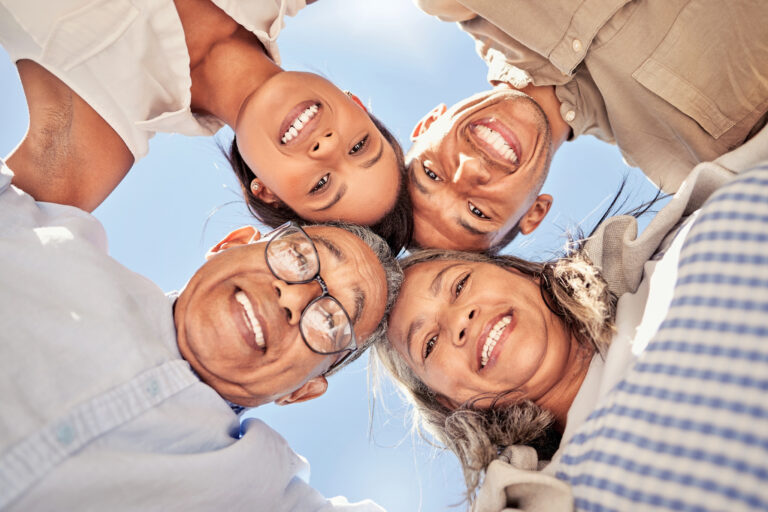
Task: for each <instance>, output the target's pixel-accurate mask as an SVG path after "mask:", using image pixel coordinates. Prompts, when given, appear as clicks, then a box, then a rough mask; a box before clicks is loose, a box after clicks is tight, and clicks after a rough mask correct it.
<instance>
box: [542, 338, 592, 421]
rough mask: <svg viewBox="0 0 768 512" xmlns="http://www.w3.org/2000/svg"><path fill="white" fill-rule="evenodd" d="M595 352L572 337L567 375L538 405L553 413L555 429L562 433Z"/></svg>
mask: <svg viewBox="0 0 768 512" xmlns="http://www.w3.org/2000/svg"><path fill="white" fill-rule="evenodd" d="M592 355H593V351H591V350H589V349H587V348H585V347H583V346H582V345H580V344H579V343H578V342H577V341H576V339H575V338H574V337H573V336H571V350H570V352H569V355H568V363H567V366H566V370H565V374H564V376H563V378H562V379H560V380H559V381H558V383H557V384H556V385H555V386H553V387H552V388H551V389H550V390H549V391H547V393H545V394H544V396H542V397H541V398H540V399H538V400H536V404H537V405H538V406H539V407H541V408H542V409H546V410H547V411H549V412H551V413H552V414H553V415H554V417H555V427H556V428H557V429H558V430H559V431H560V432H562V431H563V430H565V424H566V420H567V418H568V410H569V409H570V408H571V405H572V404H573V400H574V399H575V398H576V394H577V393H578V392H579V389H580V388H581V384H582V383H583V382H584V378H585V377H586V376H587V370H589V364H590V362H591V361H592Z"/></svg>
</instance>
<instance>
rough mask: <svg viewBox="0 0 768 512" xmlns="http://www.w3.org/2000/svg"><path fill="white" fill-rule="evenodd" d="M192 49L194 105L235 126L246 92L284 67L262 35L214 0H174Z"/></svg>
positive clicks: (194, 107)
mask: <svg viewBox="0 0 768 512" xmlns="http://www.w3.org/2000/svg"><path fill="white" fill-rule="evenodd" d="M174 3H175V5H176V11H177V12H178V14H179V19H180V20H181V25H182V27H183V28H184V40H185V42H186V44H187V52H188V53H189V68H190V76H191V78H192V88H191V93H192V102H191V103H192V104H191V106H192V111H193V112H195V113H200V114H210V115H213V116H216V117H218V118H219V119H221V120H222V121H224V122H225V123H227V124H228V125H230V126H232V127H233V128H234V125H235V123H236V121H237V114H238V112H240V108H241V107H242V105H243V102H244V101H245V99H246V98H248V96H250V95H251V94H253V92H254V91H256V90H257V89H258V88H259V87H261V86H262V85H263V84H264V82H266V81H267V80H269V79H270V78H271V77H273V76H274V75H276V74H278V73H280V72H282V69H281V68H280V66H278V65H277V64H275V63H274V62H273V61H272V60H271V59H270V58H269V57H268V56H267V54H266V52H265V51H264V47H263V46H262V45H261V42H260V41H259V40H258V38H257V37H256V36H255V35H254V34H253V33H251V32H249V31H248V30H246V29H245V28H243V27H242V26H240V25H238V23H237V22H236V21H235V20H233V19H232V18H230V17H229V15H228V14H227V13H226V12H224V11H222V10H221V9H220V8H219V7H217V6H216V5H215V4H213V3H212V2H211V1H210V0H174Z"/></svg>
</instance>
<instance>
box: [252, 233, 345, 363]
mask: <svg viewBox="0 0 768 512" xmlns="http://www.w3.org/2000/svg"><path fill="white" fill-rule="evenodd" d="M291 228H293V229H296V230H298V231H299V232H300V233H301V234H302V235H303V236H304V238H306V239H307V241H308V242H309V245H310V247H312V251H314V253H315V259H316V260H317V273H315V275H314V276H312V277H311V278H308V279H303V280H301V281H295V280H289V279H284V278H283V277H281V276H279V275H278V274H277V272H275V269H273V268H272V265H271V264H270V263H269V246H270V245H271V244H272V242H274V241H275V240H279V239H280V237H281V236H282V235H283V233H284V232H286V231H288V230H289V229H291ZM267 236H268V237H269V240H268V241H267V245H266V247H265V248H264V261H266V262H267V268H269V271H270V272H271V273H272V275H273V276H275V277H276V278H278V279H280V280H281V281H283V282H284V283H285V284H288V285H292V284H308V283H311V282H312V281H317V283H318V284H319V285H320V289H321V290H322V293H321V294H320V295H318V296H317V297H315V298H314V299H312V301H311V302H310V303H309V304H307V305H306V306H305V307H304V310H303V311H302V312H301V316H300V317H299V333H300V334H301V339H302V341H304V344H305V345H306V346H307V348H308V349H309V350H311V351H312V352H314V353H315V354H320V355H333V354H340V353H342V352H344V351H345V350H346V351H349V352H348V353H347V354H346V355H345V356H344V357H342V358H341V359H339V360H338V361H336V362H335V363H333V364H332V365H331V366H330V367H329V368H328V369H327V370H326V371H325V372H324V373H323V375H325V374H326V373H329V372H330V371H331V370H333V369H334V368H336V367H338V366H340V365H341V364H342V363H343V362H344V361H346V360H347V358H349V356H351V355H352V354H354V353H355V352H356V351H357V349H358V348H359V347H358V345H357V336H355V329H354V325H353V324H352V319H350V317H349V313H347V310H346V309H345V308H344V306H343V305H342V304H341V302H340V301H339V299H337V298H336V297H334V296H333V295H331V294H330V293H329V292H328V285H327V284H325V280H324V279H323V278H322V277H321V276H320V255H319V254H318V252H317V247H315V242H314V241H313V240H312V238H310V236H309V235H308V234H307V232H306V231H304V229H303V228H302V227H301V226H299V225H298V224H297V223H295V222H293V221H289V222H286V223H285V224H283V225H281V226H279V227H277V228H275V230H274V231H272V232H270V233H269V234H268V235H267ZM326 297H327V298H328V299H330V300H332V301H333V302H335V303H336V304H337V305H338V306H339V308H340V309H341V312H342V313H344V316H345V317H346V319H347V322H348V323H349V328H350V332H351V339H350V342H349V345H348V346H346V347H344V348H342V349H339V350H334V351H331V352H324V351H322V350H318V349H316V348H315V347H313V346H312V344H311V343H310V342H309V340H307V336H306V335H305V334H304V329H303V327H302V324H303V320H304V314H305V313H306V312H307V310H309V308H310V307H312V305H313V304H314V303H316V302H318V301H320V300H322V299H324V298H326Z"/></svg>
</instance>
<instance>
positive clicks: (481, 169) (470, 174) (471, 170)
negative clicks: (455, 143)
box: [452, 153, 491, 187]
mask: <svg viewBox="0 0 768 512" xmlns="http://www.w3.org/2000/svg"><path fill="white" fill-rule="evenodd" d="M490 179H491V175H490V173H489V172H488V170H487V169H486V168H485V165H484V164H483V162H482V161H481V160H479V159H477V158H475V157H471V156H467V155H465V154H464V153H459V165H457V166H456V172H454V173H453V180H452V181H453V183H454V184H456V185H459V186H464V187H476V186H478V185H486V184H487V183H488V182H489V181H490Z"/></svg>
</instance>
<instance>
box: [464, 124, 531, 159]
mask: <svg viewBox="0 0 768 512" xmlns="http://www.w3.org/2000/svg"><path fill="white" fill-rule="evenodd" d="M469 129H470V131H471V132H472V134H473V135H474V136H475V139H476V140H477V142H478V143H479V145H480V146H481V149H482V150H483V151H484V152H485V153H487V154H489V156H491V157H492V158H494V159H495V160H500V161H502V162H504V163H505V164H508V165H509V164H511V165H513V166H517V165H518V163H519V162H520V142H519V141H518V140H517V137H516V136H515V134H514V133H513V132H512V131H511V130H510V129H509V128H507V127H506V126H504V125H503V124H502V123H500V122H499V121H497V120H496V119H484V120H480V121H475V122H473V123H471V124H470V125H469Z"/></svg>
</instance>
